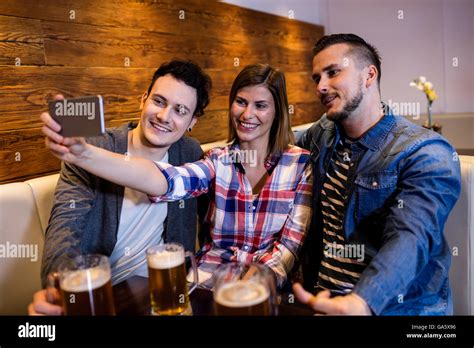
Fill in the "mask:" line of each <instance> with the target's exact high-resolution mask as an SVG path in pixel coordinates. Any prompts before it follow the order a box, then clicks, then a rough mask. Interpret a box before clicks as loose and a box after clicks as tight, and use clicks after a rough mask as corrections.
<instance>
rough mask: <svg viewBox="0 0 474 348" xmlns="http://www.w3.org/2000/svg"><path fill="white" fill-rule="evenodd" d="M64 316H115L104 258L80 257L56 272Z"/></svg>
mask: <svg viewBox="0 0 474 348" xmlns="http://www.w3.org/2000/svg"><path fill="white" fill-rule="evenodd" d="M58 272H59V287H60V289H61V299H62V303H63V306H64V313H65V314H66V315H115V307H114V298H113V294H112V282H111V273H110V264H109V259H108V258H107V256H104V255H93V254H92V255H80V256H77V257H75V258H73V259H70V260H66V261H64V262H63V263H62V264H61V265H60V266H59V269H58Z"/></svg>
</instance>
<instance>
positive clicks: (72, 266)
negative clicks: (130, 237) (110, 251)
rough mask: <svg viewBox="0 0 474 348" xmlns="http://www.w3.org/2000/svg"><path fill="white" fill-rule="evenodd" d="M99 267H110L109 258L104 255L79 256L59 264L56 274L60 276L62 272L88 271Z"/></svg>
mask: <svg viewBox="0 0 474 348" xmlns="http://www.w3.org/2000/svg"><path fill="white" fill-rule="evenodd" d="M91 261H92V263H91ZM100 266H107V267H110V263H109V258H108V257H107V256H106V255H102V254H80V255H76V256H74V257H71V258H68V259H66V260H63V261H62V262H61V263H60V264H59V266H58V270H57V272H58V273H59V274H61V273H63V272H69V271H76V270H82V269H89V268H94V267H100Z"/></svg>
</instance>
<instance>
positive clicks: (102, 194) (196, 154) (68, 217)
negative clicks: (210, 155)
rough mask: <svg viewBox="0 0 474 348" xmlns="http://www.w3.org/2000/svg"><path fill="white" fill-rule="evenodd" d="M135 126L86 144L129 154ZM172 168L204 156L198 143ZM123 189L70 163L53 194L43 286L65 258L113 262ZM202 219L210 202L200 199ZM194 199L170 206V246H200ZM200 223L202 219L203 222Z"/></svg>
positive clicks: (175, 153) (182, 149)
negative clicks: (82, 256)
mask: <svg viewBox="0 0 474 348" xmlns="http://www.w3.org/2000/svg"><path fill="white" fill-rule="evenodd" d="M135 126H136V125H135V124H132V123H129V124H128V125H123V126H121V127H119V128H114V129H108V130H107V132H106V133H105V135H103V136H99V137H94V138H89V139H87V142H88V143H90V144H92V145H95V146H98V147H101V148H104V149H107V150H109V151H113V152H116V153H120V154H124V153H125V152H126V151H127V143H128V137H127V134H128V131H129V130H130V129H133V128H134V127H135ZM168 154H169V163H170V164H172V165H182V164H184V163H187V162H194V161H197V160H199V159H200V157H201V156H202V150H201V147H200V146H199V143H198V142H197V141H196V140H194V139H192V138H189V137H183V138H181V139H180V140H179V141H177V142H176V143H174V144H173V145H172V146H171V147H170V149H169V151H168ZM123 194H124V187H123V186H119V185H116V184H113V183H111V182H109V181H107V180H104V179H102V178H99V177H97V176H95V175H92V174H90V173H89V172H87V171H85V170H83V169H81V168H79V167H77V166H74V165H71V164H67V163H64V162H63V163H62V166H61V173H60V178H59V181H58V184H57V187H56V191H55V194H54V205H53V208H52V211H51V215H50V218H49V223H48V227H47V229H46V236H45V244H44V252H43V259H42V265H41V280H42V283H43V286H45V284H46V276H47V274H48V273H49V272H51V271H54V270H56V269H57V267H58V264H59V263H60V262H61V260H62V258H64V257H70V256H73V255H76V254H89V253H97V254H103V255H107V256H110V255H111V253H112V250H113V249H114V246H115V244H116V242H117V231H118V226H119V222H120V213H121V210H122V202H123ZM199 200H200V202H199V209H200V212H201V217H202V216H203V215H204V214H205V212H206V211H207V205H208V200H207V197H206V196H201V197H200V198H199ZM196 213H197V202H196V199H195V198H192V199H188V200H186V201H179V202H171V203H168V216H167V219H166V222H165V227H164V240H165V242H177V243H180V244H183V245H184V247H185V248H186V250H190V251H193V252H194V251H195V246H196V222H197V219H196ZM200 220H201V219H200Z"/></svg>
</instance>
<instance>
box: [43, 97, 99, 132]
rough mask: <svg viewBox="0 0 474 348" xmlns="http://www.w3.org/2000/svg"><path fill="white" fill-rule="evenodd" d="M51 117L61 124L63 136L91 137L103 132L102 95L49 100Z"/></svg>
mask: <svg viewBox="0 0 474 348" xmlns="http://www.w3.org/2000/svg"><path fill="white" fill-rule="evenodd" d="M49 113H50V115H51V117H52V118H53V119H54V120H55V121H56V122H57V123H59V124H60V125H61V131H60V132H59V134H61V135H62V136H65V137H92V136H97V135H101V134H104V132H105V122H104V103H103V99H102V96H100V95H97V96H90V97H80V98H72V99H63V100H55V101H50V102H49Z"/></svg>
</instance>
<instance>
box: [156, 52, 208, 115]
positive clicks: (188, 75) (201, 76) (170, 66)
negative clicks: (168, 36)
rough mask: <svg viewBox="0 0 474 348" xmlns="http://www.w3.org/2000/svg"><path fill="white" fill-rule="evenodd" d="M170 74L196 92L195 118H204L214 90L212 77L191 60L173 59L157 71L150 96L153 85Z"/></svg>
mask: <svg viewBox="0 0 474 348" xmlns="http://www.w3.org/2000/svg"><path fill="white" fill-rule="evenodd" d="M168 74H170V75H171V76H173V77H174V78H175V79H176V80H178V81H183V82H184V83H185V84H186V85H188V86H189V87H193V88H194V89H195V90H196V95H197V103H196V109H195V110H194V113H193V116H197V117H199V116H202V115H203V114H204V109H205V108H206V106H207V105H208V104H209V94H210V91H211V88H212V80H211V77H210V76H209V75H207V74H206V73H204V71H203V70H202V69H201V67H200V66H199V65H197V64H196V63H194V62H192V61H190V60H181V59H173V60H171V61H169V62H165V63H163V64H161V65H160V67H159V68H158V70H156V71H155V73H154V74H153V79H152V80H151V83H150V86H149V87H148V92H147V94H148V95H150V93H151V90H152V88H153V85H154V84H155V81H156V80H157V79H158V78H159V77H161V76H165V75H168Z"/></svg>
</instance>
